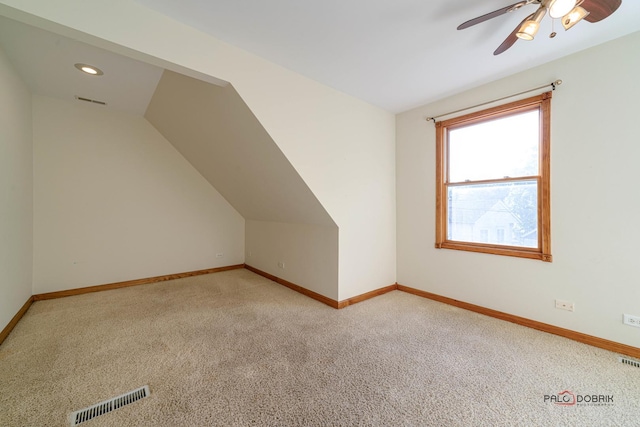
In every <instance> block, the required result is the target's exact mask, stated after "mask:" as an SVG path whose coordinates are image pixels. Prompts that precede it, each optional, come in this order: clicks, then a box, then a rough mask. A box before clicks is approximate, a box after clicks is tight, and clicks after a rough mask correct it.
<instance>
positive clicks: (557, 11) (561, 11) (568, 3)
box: [549, 0, 578, 18]
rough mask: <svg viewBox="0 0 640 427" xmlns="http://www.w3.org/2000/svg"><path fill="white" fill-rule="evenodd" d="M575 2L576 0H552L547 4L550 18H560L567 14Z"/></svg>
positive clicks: (576, 2)
mask: <svg viewBox="0 0 640 427" xmlns="http://www.w3.org/2000/svg"><path fill="white" fill-rule="evenodd" d="M577 4H578V1H577V0H552V1H551V3H550V4H549V16H551V17H552V18H562V17H563V16H565V15H567V14H569V13H570V12H571V11H572V10H573V9H574V8H575V7H576V5H577Z"/></svg>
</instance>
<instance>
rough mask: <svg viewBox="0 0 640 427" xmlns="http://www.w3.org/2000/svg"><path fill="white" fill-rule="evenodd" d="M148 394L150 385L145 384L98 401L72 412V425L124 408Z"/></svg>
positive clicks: (72, 426)
mask: <svg viewBox="0 0 640 427" xmlns="http://www.w3.org/2000/svg"><path fill="white" fill-rule="evenodd" d="M147 396H149V386H148V385H145V386H144V387H140V388H139V389H136V390H133V391H130V392H129V393H125V394H122V395H120V396H117V397H114V398H111V399H108V400H105V401H103V402H100V403H96V404H95V405H93V406H89V407H88V408H85V409H80V410H79V411H75V412H74V413H72V414H71V427H74V426H77V425H80V424H82V423H84V422H85V421H89V420H91V419H93V418H95V417H98V416H100V415H104V414H108V413H109V412H111V411H115V410H116V409H118V408H122V407H123V406H126V405H129V404H131V403H133V402H136V401H138V400H140V399H142V398H145V397H147Z"/></svg>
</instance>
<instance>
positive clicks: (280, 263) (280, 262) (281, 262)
mask: <svg viewBox="0 0 640 427" xmlns="http://www.w3.org/2000/svg"><path fill="white" fill-rule="evenodd" d="M278 268H282V269H284V261H278Z"/></svg>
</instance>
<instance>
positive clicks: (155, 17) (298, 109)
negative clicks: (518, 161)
mask: <svg viewBox="0 0 640 427" xmlns="http://www.w3.org/2000/svg"><path fill="white" fill-rule="evenodd" d="M3 4H4V5H5V6H3ZM7 5H8V6H9V7H7ZM0 13H3V14H5V15H7V16H9V17H12V18H14V19H17V20H21V21H24V22H27V23H30V24H32V25H35V26H41V27H46V28H47V29H49V30H51V31H54V32H59V33H64V34H66V35H70V36H72V37H74V38H77V39H79V40H82V41H86V42H88V43H91V44H96V45H99V46H101V47H104V48H106V49H110V50H113V51H117V52H120V53H123V54H126V55H130V56H133V57H136V58H139V59H143V60H147V61H151V62H154V64H156V65H160V66H162V67H164V68H167V69H170V70H173V71H178V72H184V73H186V74H189V72H190V70H191V74H189V75H193V74H194V72H196V73H202V74H203V75H206V76H214V77H217V78H219V79H222V80H225V81H228V82H231V83H232V84H233V86H234V88H235V89H236V90H237V91H238V93H239V94H240V96H241V97H242V99H243V100H244V101H245V102H246V103H247V105H248V106H249V108H251V110H252V112H253V113H254V114H255V115H256V117H257V119H258V120H259V121H260V123H262V125H263V126H264V128H265V129H266V130H267V132H268V133H269V135H271V137H272V138H273V140H274V141H275V142H276V143H277V144H278V146H279V147H280V149H281V150H282V151H283V153H284V154H285V156H286V157H287V158H288V159H289V161H290V162H291V164H292V165H293V166H294V167H295V169H296V170H297V171H298V173H299V174H300V176H301V177H302V178H303V180H304V181H305V183H306V184H307V185H308V186H309V188H310V189H311V191H312V192H313V193H314V194H315V196H316V197H317V198H318V200H319V201H320V203H321V204H322V205H323V206H324V208H325V209H326V210H327V212H328V213H329V215H330V216H331V218H333V220H334V221H335V223H336V224H337V225H338V227H339V228H340V238H339V239H340V243H339V245H340V255H339V257H340V258H339V296H340V299H345V298H349V297H351V296H354V295H357V294H361V293H363V292H367V291H369V290H372V289H376V288H380V287H383V286H388V285H390V284H393V283H394V282H395V269H396V266H395V252H396V251H395V242H396V239H395V233H396V230H395V197H396V196H395V154H394V150H395V148H394V132H395V120H394V116H393V115H392V114H390V113H388V112H386V111H383V110H381V109H379V108H376V107H373V106H371V105H369V104H366V103H364V102H362V101H360V100H357V99H355V98H353V97H351V96H348V95H345V94H343V93H340V92H338V91H336V90H333V89H331V88H328V87H326V86H323V85H320V84H318V83H316V82H314V81H312V80H310V79H308V78H305V77H303V76H301V75H299V74H296V73H293V72H291V71H289V70H286V69H284V68H282V67H279V66H277V65H275V64H273V63H270V62H268V61H265V60H263V59H261V58H259V57H257V56H255V55H252V54H249V53H247V52H245V51H242V50H240V49H237V48H235V47H232V46H230V45H227V44H225V43H222V42H220V41H218V40H216V39H214V38H212V37H210V36H208V35H206V34H204V33H202V32H200V31H197V30H195V29H193V28H190V27H188V26H185V25H182V24H180V23H178V22H176V21H174V20H172V19H171V18H169V17H166V16H163V15H161V14H159V13H156V12H154V11H151V10H150V9H147V8H145V7H143V6H141V5H139V4H137V3H135V2H134V1H132V0H122V1H118V2H107V3H105V2H103V1H99V0H59V1H56V2H50V1H48V0H33V1H30V2H24V1H22V0H2V4H0ZM42 18H44V19H42ZM45 19H46V20H48V21H49V22H48V21H45ZM114 22H117V23H118V25H113V23H114ZM58 24H62V25H64V26H66V27H68V28H64V27H62V26H60V25H58ZM77 30H79V31H77ZM176 64H177V65H176Z"/></svg>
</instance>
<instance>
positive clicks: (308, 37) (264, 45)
mask: <svg viewBox="0 0 640 427" xmlns="http://www.w3.org/2000/svg"><path fill="white" fill-rule="evenodd" d="M136 1H137V2H139V3H141V4H142V5H144V6H146V7H149V8H152V9H154V10H157V11H159V12H162V13H165V14H167V15H169V16H171V17H173V18H174V19H176V20H179V21H183V22H184V23H186V24H188V25H191V26H193V27H196V28H198V29H200V30H203V31H206V32H208V33H210V34H211V35H213V36H214V37H216V38H218V39H221V40H223V41H226V42H228V43H230V44H232V45H235V46H238V47H240V48H242V49H245V50H248V51H250V52H253V53H255V54H257V55H259V56H262V57H264V58H266V59H268V60H270V61H272V62H275V63H277V64H280V65H282V66H284V67H286V68H289V69H291V70H293V71H296V72H298V73H300V74H303V75H306V76H308V77H310V78H312V79H314V80H316V81H318V82H320V83H323V84H326V85H328V86H331V87H334V88H336V89H338V90H340V91H342V92H345V93H348V94H350V95H353V96H355V97H357V98H360V99H363V100H365V101H367V102H370V103H371V104H374V105H377V106H380V107H382V108H384V109H386V110H388V111H392V112H401V111H405V110H407V109H410V108H413V107H416V106H419V105H423V104H426V103H429V102H432V101H435V100H438V99H441V98H444V97H447V96H449V95H452V94H454V93H458V92H461V91H464V90H467V89H470V88H472V87H475V86H478V85H480V84H483V83H487V82H489V81H493V80H497V79H499V78H502V77H505V76H507V75H511V74H513V73H516V72H518V71H522V70H525V69H528V68H531V67H533V66H536V65H539V64H542V63H545V62H548V61H551V60H553V59H556V58H559V57H562V56H565V55H568V54H570V53H573V52H576V51H579V50H582V49H586V48H588V47H591V46H594V45H597V44H600V43H603V42H605V41H608V40H611V39H614V38H617V37H621V36H623V35H626V34H629V33H632V32H635V31H639V30H640V0H623V3H622V6H621V7H620V9H619V10H618V11H617V12H616V13H614V14H613V15H612V16H611V17H609V18H607V19H606V20H604V21H602V22H599V23H596V24H591V23H588V22H581V23H579V24H578V25H576V26H575V27H574V28H573V29H571V30H570V31H568V32H565V31H564V30H562V28H558V27H560V26H559V25H556V31H557V32H558V36H557V37H556V38H554V39H549V38H548V37H547V34H548V33H549V32H550V31H551V20H550V19H549V18H548V17H547V18H545V20H544V21H543V25H542V28H541V30H540V33H539V34H538V36H537V37H536V39H535V40H534V41H532V42H525V41H518V42H517V43H516V44H515V45H514V46H513V47H512V48H511V49H510V50H508V51H507V52H505V53H504V54H502V55H500V56H493V51H494V50H495V48H496V47H497V46H498V45H500V43H502V40H504V38H505V37H506V36H507V35H508V34H509V33H510V32H511V31H512V30H513V29H514V27H516V26H517V24H518V23H519V22H520V21H521V20H522V19H523V18H524V16H526V15H528V14H529V13H532V12H533V11H534V10H535V6H534V5H530V6H527V7H526V10H520V11H517V12H514V13H512V14H508V15H506V16H501V17H498V18H495V19H493V20H490V21H487V22H484V23H482V24H479V25H477V26H475V27H471V28H468V29H466V30H463V31H457V30H456V27H457V26H458V25H459V24H461V23H462V22H464V21H466V20H468V19H471V18H474V17H476V16H479V15H482V14H484V13H487V12H491V11H493V10H496V9H499V8H502V7H504V6H506V5H509V4H511V3H515V1H516V0H430V1H429V0H421V1H418V0H394V1H389V0H367V1H366V2H365V1H364V0H350V1H344V0H324V1H322V2H312V1H301V0H269V1H264V0H241V1H238V0H136ZM556 24H557V23H556ZM0 44H1V45H2V46H3V48H4V50H5V51H6V53H7V55H8V57H9V59H10V60H11V62H12V64H13V65H14V66H15V68H17V69H18V71H19V72H20V74H21V75H22V77H23V79H24V80H25V82H26V83H27V84H28V85H29V87H30V88H31V90H32V92H34V93H37V94H40V95H44V96H51V97H56V98H66V99H73V98H74V96H76V95H77V96H81V97H85V98H90V99H97V100H100V101H105V102H107V103H108V105H109V108H111V107H113V108H117V109H120V110H124V111H128V112H131V113H134V114H138V115H142V114H144V111H145V110H146V108H147V105H148V104H149V101H150V99H151V96H152V95H153V92H154V90H155V88H156V86H157V83H158V81H159V79H160V76H161V74H162V69H161V68H158V67H155V66H152V65H148V64H145V63H142V62H140V61H135V60H132V59H130V58H126V57H124V56H121V55H117V54H114V53H111V52H109V51H106V50H103V49H99V48H96V47H93V46H90V45H87V44H84V43H81V42H78V41H75V40H71V39H68V38H65V37H62V36H59V35H56V34H53V33H50V32H47V31H44V30H41V29H37V28H34V27H31V26H28V25H26V24H22V23H18V22H16V21H13V20H10V19H8V18H5V17H2V16H0ZM638 51H640V47H639V50H638ZM638 51H635V52H630V54H635V55H637V54H638ZM77 62H82V63H89V64H93V65H95V66H98V67H99V68H101V69H102V70H103V71H104V72H105V74H104V76H101V77H92V76H88V75H85V74H83V73H81V72H79V71H77V70H76V69H75V68H74V67H73V64H75V63H77ZM232 83H233V82H232Z"/></svg>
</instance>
